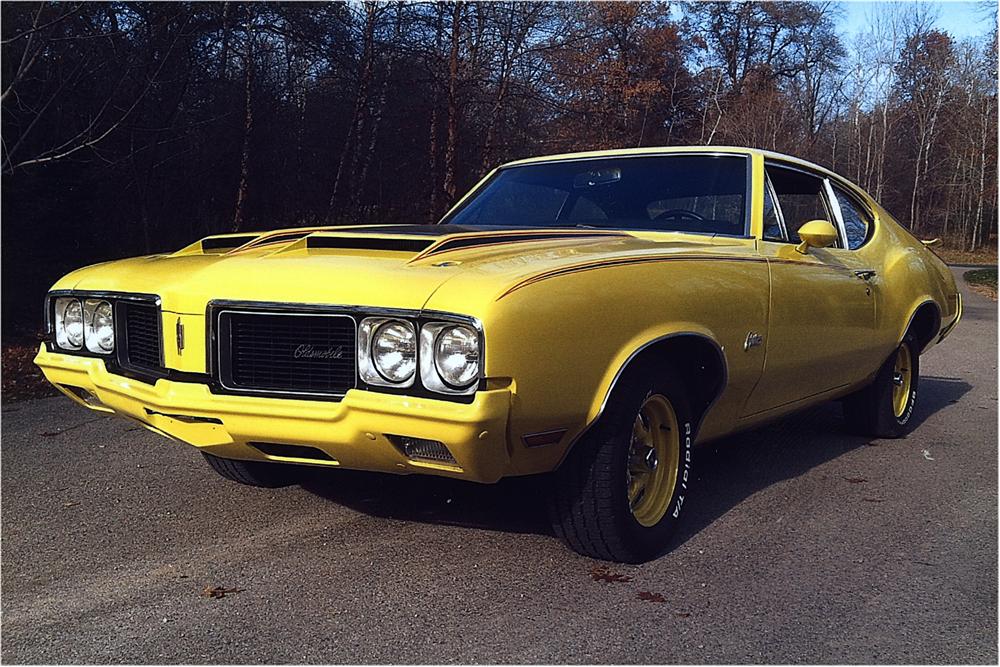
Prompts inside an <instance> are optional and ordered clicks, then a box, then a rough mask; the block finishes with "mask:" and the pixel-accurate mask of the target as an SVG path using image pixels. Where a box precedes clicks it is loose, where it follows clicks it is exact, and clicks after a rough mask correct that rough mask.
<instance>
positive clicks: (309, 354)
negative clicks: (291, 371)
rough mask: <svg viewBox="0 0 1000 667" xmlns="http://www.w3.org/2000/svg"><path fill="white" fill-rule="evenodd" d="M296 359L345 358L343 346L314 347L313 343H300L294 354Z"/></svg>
mask: <svg viewBox="0 0 1000 667" xmlns="http://www.w3.org/2000/svg"><path fill="white" fill-rule="evenodd" d="M292 356H293V357H295V358H296V359H343V358H344V348H343V347H320V348H317V347H313V346H312V345H299V346H298V347H296V348H295V352H294V353H293V354H292Z"/></svg>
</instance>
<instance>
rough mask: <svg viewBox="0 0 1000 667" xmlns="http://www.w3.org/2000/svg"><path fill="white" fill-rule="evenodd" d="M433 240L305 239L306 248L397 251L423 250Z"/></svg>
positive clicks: (355, 237) (360, 237) (327, 237)
mask: <svg viewBox="0 0 1000 667" xmlns="http://www.w3.org/2000/svg"><path fill="white" fill-rule="evenodd" d="M433 243H434V241H425V240H423V239H393V238H377V237H370V236H310V237H309V238H308V239H306V247H308V248H341V249H348V250H396V251H399V252H423V251H424V250H426V249H427V248H429V247H430V246H431V245H432V244H433Z"/></svg>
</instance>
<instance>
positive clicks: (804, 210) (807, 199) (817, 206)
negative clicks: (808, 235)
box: [765, 164, 844, 248]
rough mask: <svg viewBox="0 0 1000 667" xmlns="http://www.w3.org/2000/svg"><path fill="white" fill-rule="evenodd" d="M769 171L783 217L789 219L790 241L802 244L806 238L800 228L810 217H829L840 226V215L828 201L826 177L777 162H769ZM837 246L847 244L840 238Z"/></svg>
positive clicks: (828, 219)
mask: <svg viewBox="0 0 1000 667" xmlns="http://www.w3.org/2000/svg"><path fill="white" fill-rule="evenodd" d="M765 170H766V171H767V176H768V178H769V179H770V180H771V183H772V184H773V186H774V193H775V196H777V198H778V206H779V207H780V209H781V217H782V218H783V219H784V221H785V230H786V232H787V239H786V240H787V242H789V243H800V242H801V241H802V239H800V238H799V228H800V227H801V226H802V225H804V224H805V223H807V222H809V221H810V220H826V221H828V222H830V223H831V224H833V226H834V227H836V226H837V221H836V218H835V217H834V215H833V212H832V211H831V209H830V206H829V204H828V203H827V201H826V192H825V187H824V184H823V179H822V178H819V177H818V176H813V175H812V174H807V173H805V172H802V171H799V170H797V169H788V168H784V167H779V166H776V165H773V164H769V165H765ZM765 207H766V204H765ZM765 222H766V220H765ZM768 240H777V239H768ZM834 247H836V248H843V247H844V246H843V243H842V241H841V239H840V238H838V239H837V242H836V243H835V244H834Z"/></svg>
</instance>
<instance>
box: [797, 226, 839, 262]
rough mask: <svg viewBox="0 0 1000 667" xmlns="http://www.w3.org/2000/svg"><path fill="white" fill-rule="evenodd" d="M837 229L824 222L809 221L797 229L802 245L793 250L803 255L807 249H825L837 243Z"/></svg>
mask: <svg viewBox="0 0 1000 667" xmlns="http://www.w3.org/2000/svg"><path fill="white" fill-rule="evenodd" d="M838 236H839V234H837V228H836V227H834V226H833V225H831V224H830V223H829V222H827V221H826V220H810V221H809V222H807V223H806V224H804V225H802V226H801V227H799V238H800V239H802V243H800V244H798V245H797V246H795V249H796V250H798V251H799V252H800V253H802V254H803V255H805V254H806V253H808V252H809V248H827V247H829V246H832V245H833V244H834V243H836V242H837V237H838Z"/></svg>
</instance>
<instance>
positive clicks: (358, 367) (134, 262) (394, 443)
mask: <svg viewBox="0 0 1000 667" xmlns="http://www.w3.org/2000/svg"><path fill="white" fill-rule="evenodd" d="M961 311H962V301H961V297H960V295H959V293H958V291H957V290H956V288H955V283H954V280H953V278H952V275H951V273H950V272H949V270H948V269H947V267H946V266H945V265H944V264H943V263H942V262H941V261H940V260H939V259H938V258H937V257H936V256H935V255H934V254H933V253H932V252H930V251H929V250H928V249H927V248H926V247H925V245H924V244H922V243H921V241H919V240H917V239H916V238H914V237H912V236H911V235H910V234H909V233H908V232H907V231H906V230H904V229H903V228H902V227H901V226H900V225H899V224H898V223H897V222H896V221H895V220H893V218H892V216H890V215H889V214H888V213H887V212H886V211H885V210H884V209H883V208H882V207H881V206H879V204H878V203H877V202H875V201H874V200H873V199H872V198H871V197H870V196H869V195H867V194H866V193H865V192H863V191H862V190H860V189H859V188H858V187H857V186H855V185H853V184H852V183H851V182H849V181H848V180H846V179H844V178H841V177H839V176H837V175H836V174H833V173H831V172H829V171H827V170H825V169H822V168H820V167H817V166H815V165H813V164H809V163H807V162H803V161H802V160H798V159H795V158H791V157H787V156H784V155H778V154H774V153H769V152H764V151H759V150H751V149H744V148H729V147H709V148H706V147H672V148H647V149H636V150H620V151H607V152H592V153H579V154H572V155H561V156H555V157H542V158H534V159H527V160H521V161H518V162H512V163H510V164H506V165H503V166H502V167H499V168H498V169H495V170H494V171H493V172H491V173H490V174H489V175H487V176H486V177H485V178H484V179H483V180H482V181H481V182H480V183H479V184H478V185H476V186H475V187H474V188H473V189H472V190H471V191H470V192H469V193H468V194H467V195H465V196H464V197H463V198H462V199H461V200H460V201H459V202H458V203H457V204H456V205H455V206H454V207H453V208H452V209H451V211H449V212H448V213H447V214H446V215H445V217H444V218H443V219H442V220H441V222H440V224H437V225H393V226H353V227H318V228H298V229H282V230H278V231H272V232H266V233H257V232H254V233H238V234H223V235H219V236H210V237H208V238H204V239H202V240H200V241H197V242H195V243H193V244H192V245H190V246H188V247H186V248H183V249H181V250H179V251H177V252H174V253H171V254H160V255H152V256H148V257H139V258H135V259H126V260H121V261H115V262H111V263H106V264H102V265H98V266H93V267H89V268H83V269H80V270H78V271H75V272H73V273H71V274H69V275H67V276H66V277H65V278H63V279H62V280H60V281H58V282H57V283H56V284H55V285H54V286H53V288H52V290H51V292H50V293H49V294H48V297H47V301H46V305H45V314H46V322H47V331H48V334H49V336H48V339H47V340H46V341H45V342H44V344H43V345H42V346H41V349H40V350H39V352H38V356H37V357H36V359H35V362H36V363H37V364H38V365H39V366H40V367H41V368H42V370H43V371H44V373H45V375H46V377H47V378H48V379H49V380H50V381H51V382H52V383H53V384H54V385H55V386H56V387H58V388H59V389H60V390H61V391H62V392H64V393H65V394H66V395H67V396H69V397H70V398H72V399H73V400H75V401H77V402H79V403H81V404H82V405H84V406H86V407H88V408H90V409H91V410H96V411H102V412H113V413H116V414H118V415H121V416H124V417H127V418H129V419H132V420H135V421H137V422H139V423H140V424H142V425H143V426H145V427H146V428H148V429H149V430H151V431H154V432H156V433H159V434H161V435H164V436H167V437H169V438H173V439H175V440H179V441H182V442H185V443H188V444H190V445H193V446H195V447H197V448H198V449H199V450H201V452H202V453H203V454H204V456H205V458H206V459H207V461H208V463H210V464H211V466H212V467H213V468H214V469H215V470H216V471H217V472H218V473H220V474H221V475H222V476H223V477H227V478H229V479H231V480H235V481H237V482H242V483H244V484H251V485H258V486H276V485H280V484H284V483H288V482H291V481H294V479H295V478H294V476H292V475H290V473H291V472H293V471H295V470H296V469H300V468H299V466H303V465H309V466H326V467H329V468H338V467H340V468H351V469H363V470H371V471H382V472H386V473H423V474H433V475H444V476H448V477H455V478H460V479H465V480H473V481H477V482H495V481H497V480H499V479H500V478H502V477H505V476H513V475H531V474H538V473H553V474H551V475H550V479H551V486H552V494H551V498H550V499H548V503H547V505H548V511H549V513H550V516H551V519H552V523H553V526H554V530H555V532H556V534H557V535H558V536H559V537H561V538H562V539H563V540H565V542H566V543H567V544H568V545H569V546H571V547H572V548H573V549H575V550H577V551H578V552H580V553H582V554H586V555H589V556H593V557H596V558H600V559H609V560H620V561H642V560H646V559H649V558H652V557H655V556H656V555H657V554H659V553H662V551H663V549H664V548H665V546H666V545H667V543H668V542H667V541H668V537H669V535H670V534H671V532H672V531H673V530H674V529H675V526H676V524H677V521H678V520H679V518H680V516H681V515H682V510H683V509H684V507H686V506H687V505H688V504H689V503H690V502H691V501H690V500H689V498H691V497H692V496H690V494H691V493H692V491H693V488H692V487H693V486H694V484H695V482H696V473H695V472H694V471H695V465H696V461H697V452H696V451H693V449H692V447H693V445H694V443H695V442H696V441H697V442H699V443H702V442H705V441H709V440H713V439H717V438H720V437H721V436H726V435H729V434H732V433H734V432H737V431H739V430H741V429H746V428H749V427H753V426H756V425H759V424H761V423H763V422H765V421H767V420H772V419H775V418H778V417H781V416H782V415H786V414H788V413H790V412H792V411H795V410H800V409H802V408H805V407H807V406H811V405H814V404H816V403H819V402H821V401H828V400H832V399H841V400H842V401H843V406H844V412H845V415H846V421H847V423H848V424H849V426H850V427H851V428H852V429H854V430H856V431H858V432H861V433H865V434H867V435H869V436H873V437H882V438H886V437H888V438H893V437H899V436H901V435H903V434H905V433H906V430H907V428H908V427H910V426H911V413H912V410H913V406H914V402H915V401H916V398H917V385H918V370H919V358H920V354H921V353H922V352H923V351H924V350H926V349H927V348H928V347H929V346H931V345H933V344H935V343H937V342H940V341H941V340H942V339H943V338H944V337H945V336H946V335H947V334H948V333H949V332H950V331H951V330H952V328H953V327H954V326H955V325H956V323H957V322H958V320H959V317H960V316H961Z"/></svg>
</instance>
